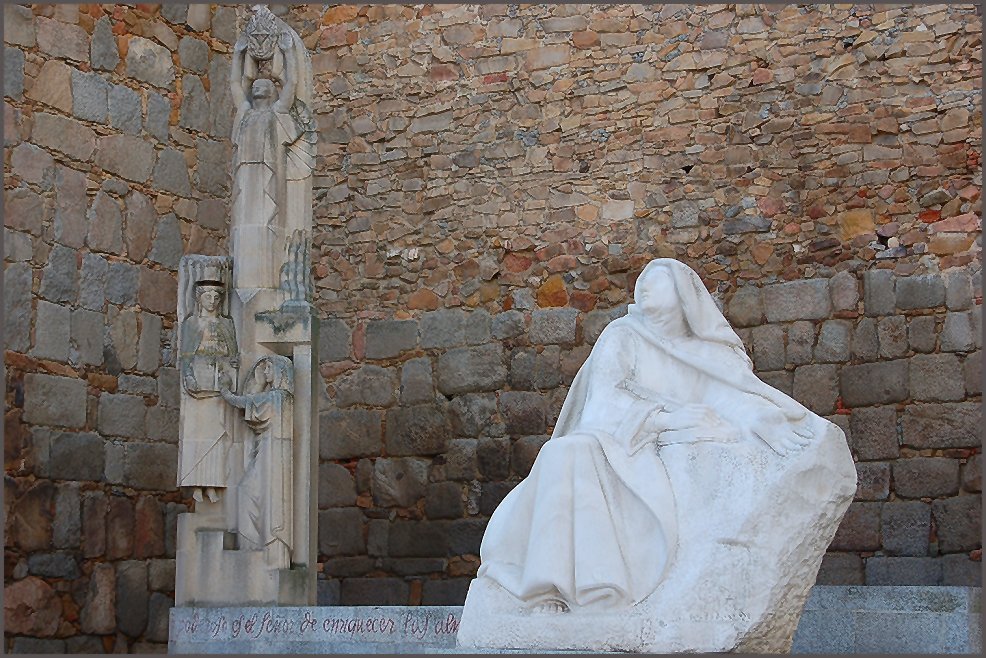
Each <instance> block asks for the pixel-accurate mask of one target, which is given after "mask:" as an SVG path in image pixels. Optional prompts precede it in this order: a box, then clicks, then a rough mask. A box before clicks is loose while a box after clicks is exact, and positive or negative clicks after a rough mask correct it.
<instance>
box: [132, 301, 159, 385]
mask: <svg viewBox="0 0 986 658" xmlns="http://www.w3.org/2000/svg"><path fill="white" fill-rule="evenodd" d="M161 329H162V322H161V317H160V316H157V315H154V314H153V313H143V312H142V313H141V314H140V338H139V339H138V342H137V369H138V370H140V371H142V372H156V371H157V369H158V366H159V365H160V362H161Z"/></svg>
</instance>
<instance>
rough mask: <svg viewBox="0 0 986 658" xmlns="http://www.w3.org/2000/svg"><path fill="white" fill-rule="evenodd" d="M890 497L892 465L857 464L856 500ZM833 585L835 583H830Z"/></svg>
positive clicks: (880, 463)
mask: <svg viewBox="0 0 986 658" xmlns="http://www.w3.org/2000/svg"><path fill="white" fill-rule="evenodd" d="M889 496H890V464H888V463H886V462H860V463H858V464H856V495H855V496H854V497H853V499H854V500H886V499H887V498H888V497H889ZM829 584H833V583H829Z"/></svg>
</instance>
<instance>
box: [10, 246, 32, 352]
mask: <svg viewBox="0 0 986 658" xmlns="http://www.w3.org/2000/svg"><path fill="white" fill-rule="evenodd" d="M3 274H4V277H3V307H4V308H3V311H4V313H3V316H4V334H3V335H4V344H5V345H6V349H8V350H12V351H14V352H21V353H26V352H27V351H28V350H29V349H31V282H32V278H33V275H32V273H31V266H30V265H29V264H27V263H15V264H13V265H8V266H7V268H6V269H5V270H4V273H3Z"/></svg>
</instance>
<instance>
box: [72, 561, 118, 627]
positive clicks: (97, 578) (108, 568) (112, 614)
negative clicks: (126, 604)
mask: <svg viewBox="0 0 986 658" xmlns="http://www.w3.org/2000/svg"><path fill="white" fill-rule="evenodd" d="M79 619H80V622H81V628H82V630H83V632H85V633H96V634H107V633H114V632H115V631H116V572H115V569H114V568H113V565H112V564H107V563H101V564H96V565H95V566H94V567H93V571H92V575H91V576H90V577H89V591H88V594H87V595H86V602H85V604H84V605H83V606H82V609H81V610H80V612H79Z"/></svg>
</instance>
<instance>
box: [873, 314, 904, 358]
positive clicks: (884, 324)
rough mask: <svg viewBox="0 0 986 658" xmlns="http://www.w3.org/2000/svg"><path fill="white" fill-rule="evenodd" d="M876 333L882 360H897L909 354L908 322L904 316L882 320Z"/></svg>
mask: <svg viewBox="0 0 986 658" xmlns="http://www.w3.org/2000/svg"><path fill="white" fill-rule="evenodd" d="M876 331H877V336H878V338H879V341H880V356H881V357H882V358H884V359H896V358H899V357H902V356H904V355H905V354H907V320H905V318H904V316H902V315H891V316H889V317H885V318H880V320H879V321H878V322H877V329H876Z"/></svg>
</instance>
